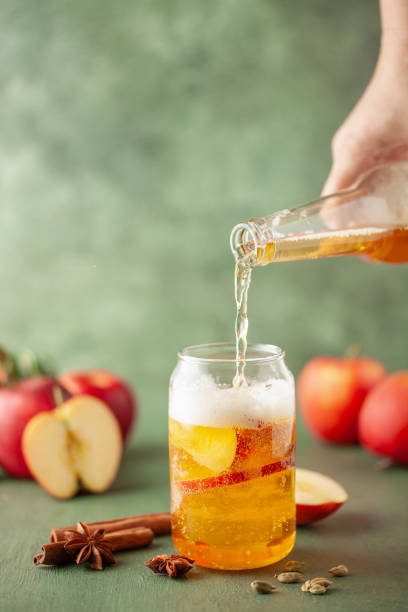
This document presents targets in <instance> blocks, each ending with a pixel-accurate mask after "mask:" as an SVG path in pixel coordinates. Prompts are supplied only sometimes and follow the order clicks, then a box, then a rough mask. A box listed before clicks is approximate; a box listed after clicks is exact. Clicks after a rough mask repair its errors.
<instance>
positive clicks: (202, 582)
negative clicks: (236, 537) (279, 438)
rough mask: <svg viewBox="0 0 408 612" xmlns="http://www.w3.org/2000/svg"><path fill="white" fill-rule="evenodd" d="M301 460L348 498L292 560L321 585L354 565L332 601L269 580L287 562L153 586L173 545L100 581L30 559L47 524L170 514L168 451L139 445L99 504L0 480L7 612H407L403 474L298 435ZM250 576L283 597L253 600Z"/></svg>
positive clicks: (121, 565) (0, 584)
mask: <svg viewBox="0 0 408 612" xmlns="http://www.w3.org/2000/svg"><path fill="white" fill-rule="evenodd" d="M297 461H298V465H301V466H303V467H307V468H312V469H317V470H321V471H324V472H325V473H327V474H330V475H331V476H333V477H334V478H336V479H338V480H339V481H340V482H341V483H342V484H343V485H344V486H345V487H346V489H347V490H348V492H349V494H350V499H349V501H348V503H347V504H346V505H345V506H344V507H343V508H342V509H341V510H340V511H339V512H338V513H337V514H336V515H333V516H332V517H330V518H328V519H326V520H324V521H322V522H320V523H316V524H315V525H313V526H311V527H307V528H300V529H299V530H298V534H297V540H296V545H295V550H294V553H293V555H291V557H292V558H296V559H298V560H302V561H304V562H305V572H306V573H308V574H309V573H310V574H311V575H312V576H316V575H325V574H326V571H327V569H328V568H329V567H332V566H333V565H336V564H339V563H345V564H346V565H348V566H349V569H350V572H351V574H350V576H348V577H346V578H338V579H336V580H335V584H334V585H333V587H332V588H331V589H330V592H329V593H328V594H327V595H325V596H323V597H317V596H315V597H313V596H310V595H308V594H305V593H303V592H301V590H300V587H299V585H278V583H277V582H276V581H275V579H274V574H275V573H276V572H277V570H278V569H279V568H281V567H282V565H283V564H282V563H281V564H277V565H276V566H271V567H268V568H264V569H261V570H257V571H245V572H239V573H234V572H215V571H210V570H206V569H202V568H198V567H197V568H194V569H193V570H192V571H191V573H190V574H189V575H188V576H187V577H185V578H182V579H179V580H168V579H167V578H165V577H162V576H156V575H154V574H152V573H151V572H150V571H149V570H148V569H147V568H145V567H144V565H143V562H144V561H145V560H146V559H147V558H150V557H151V556H153V555H155V554H160V553H164V552H170V551H171V550H172V546H171V540H170V537H169V536H164V537H161V538H157V539H156V541H155V542H154V543H153V545H152V546H151V548H150V549H144V550H140V551H135V552H126V553H121V554H118V555H117V561H118V563H117V565H116V566H115V567H112V568H108V569H106V570H105V571H104V572H95V571H92V570H90V569H88V568H86V567H84V566H82V567H74V566H69V567H60V568H53V567H35V566H33V565H32V563H31V558H32V556H33V554H34V553H36V552H38V551H39V550H40V545H41V544H42V543H43V542H45V541H46V540H47V536H48V532H49V529H50V527H51V526H58V525H67V524H71V523H73V522H75V521H76V520H78V519H83V520H97V519H103V518H109V517H117V516H125V515H130V514H136V513H145V512H154V511H161V510H163V509H166V508H168V494H169V491H168V472H167V470H168V464H167V448H166V444H165V442H164V441H163V442H162V443H160V442H155V441H150V442H149V441H144V442H141V441H140V440H138V437H137V436H136V440H135V442H134V444H133V446H131V447H130V448H129V449H128V450H127V453H126V455H125V458H124V461H123V464H122V468H121V470H120V474H119V477H118V479H117V480H116V482H115V484H114V486H113V487H112V489H111V490H110V491H109V492H107V493H105V494H103V495H99V496H97V495H94V496H92V495H83V496H80V497H77V498H75V499H73V500H71V501H65V502H61V501H56V500H53V499H52V498H50V497H49V496H48V495H47V494H46V493H44V492H43V491H42V490H41V489H40V488H39V487H38V486H37V485H36V484H35V483H33V482H28V481H24V482H22V481H18V480H12V479H8V478H6V477H4V478H2V479H1V480H0V507H1V557H0V610H1V611H2V612H3V611H4V612H9V611H10V612H11V611H14V610H31V611H32V612H36V611H37V610H38V611H41V612H48V611H49V612H54V611H57V610H63V611H64V612H70V611H71V610H72V611H74V610H75V611H78V610H108V611H110V610H112V611H113V610H120V611H121V612H126V611H128V610H129V611H130V610H160V609H163V610H177V611H179V610H203V611H207V610H208V611H212V610H237V611H244V610H255V609H259V610H270V609H277V608H278V609H279V610H280V611H281V612H285V611H286V610H288V611H289V610H290V611H291V612H295V611H297V610H308V609H310V610H312V609H316V608H318V609H320V610H330V611H333V612H335V611H337V610H342V611H343V610H347V611H348V612H353V611H360V610H364V611H365V612H374V611H375V610H382V611H392V612H399V611H401V612H402V611H403V610H407V607H408V604H407V594H406V583H407V571H408V554H407V553H408V550H407V542H408V525H407V501H408V495H407V471H406V470H404V468H397V467H393V468H390V469H387V470H383V471H379V470H378V469H377V461H376V460H375V459H374V458H373V457H371V456H369V455H368V454H366V453H365V452H364V451H363V450H361V449H359V448H337V447H329V446H325V445H320V444H318V443H316V442H314V441H312V440H311V439H310V438H309V437H307V436H306V434H305V433H304V432H302V431H301V432H300V441H299V444H298V454H297ZM255 578H257V579H266V580H271V581H272V582H276V584H277V585H278V592H277V593H276V594H273V595H270V596H266V595H264V596H262V595H255V594H254V593H253V591H252V590H251V588H250V586H249V585H250V582H251V581H252V580H253V579H255Z"/></svg>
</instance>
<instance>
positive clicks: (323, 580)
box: [310, 578, 333, 588]
mask: <svg viewBox="0 0 408 612" xmlns="http://www.w3.org/2000/svg"><path fill="white" fill-rule="evenodd" d="M310 582H311V585H314V584H320V586H324V587H326V588H327V587H328V586H329V585H330V584H333V581H332V580H329V579H328V578H312V580H311V581H310Z"/></svg>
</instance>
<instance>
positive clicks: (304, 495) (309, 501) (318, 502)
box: [296, 468, 348, 525]
mask: <svg viewBox="0 0 408 612" xmlns="http://www.w3.org/2000/svg"><path fill="white" fill-rule="evenodd" d="M347 499H348V495H347V492H346V491H345V489H344V488H343V487H342V486H341V485H340V484H339V483H338V482H336V481H335V480H333V478H330V477H329V476H325V475H324V474H320V472H314V471H312V470H304V469H302V468H297V469H296V524H297V525H307V524H309V523H314V522H315V521H320V519H323V518H325V517H326V516H329V514H332V513H333V512H335V511H336V510H338V509H339V508H340V506H342V505H343V504H344V502H345V501H347Z"/></svg>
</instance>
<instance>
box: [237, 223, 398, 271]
mask: <svg viewBox="0 0 408 612" xmlns="http://www.w3.org/2000/svg"><path fill="white" fill-rule="evenodd" d="M248 246H249V247H250V245H248ZM340 255H368V256H369V257H371V258H372V259H374V260H377V261H381V262H384V263H395V264H397V263H406V262H408V228H407V227H400V228H393V229H384V228H377V227H373V228H355V229H345V230H332V231H331V230H327V231H322V232H318V233H314V232H313V233H310V234H309V233H304V234H291V235H288V236H282V237H280V238H278V239H277V240H276V242H271V243H269V244H267V245H266V246H265V247H260V248H258V252H257V257H256V264H257V265H262V266H265V265H267V264H269V263H272V262H280V261H296V260H299V259H319V258H321V257H336V256H340Z"/></svg>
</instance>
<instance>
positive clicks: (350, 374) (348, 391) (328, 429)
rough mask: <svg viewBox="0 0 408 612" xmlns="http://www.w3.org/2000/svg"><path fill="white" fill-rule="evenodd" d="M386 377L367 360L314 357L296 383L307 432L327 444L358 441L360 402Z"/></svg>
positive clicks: (374, 361)
mask: <svg viewBox="0 0 408 612" xmlns="http://www.w3.org/2000/svg"><path fill="white" fill-rule="evenodd" d="M386 374H387V372H386V369H385V367H384V366H383V364H382V363H380V362H379V361H377V360H375V359H370V358H368V357H356V358H353V359H350V358H340V357H317V358H316V359H313V360H312V361H310V362H309V363H308V364H306V366H305V367H304V368H303V370H302V371H301V373H300V376H299V380H298V398H299V405H300V410H301V413H302V416H303V420H304V422H305V424H306V425H307V427H308V428H309V430H310V431H311V432H312V433H314V434H315V435H316V436H317V437H319V438H321V439H323V440H328V441H330V442H337V443H340V444H347V443H353V442H357V441H358V436H357V420H358V414H359V411H360V409H361V406H362V404H363V401H364V399H365V397H366V395H367V394H368V393H369V391H370V390H371V389H372V388H373V387H374V386H375V385H376V384H378V383H379V382H380V381H381V380H383V379H384V378H385V376H386Z"/></svg>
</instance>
